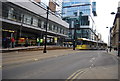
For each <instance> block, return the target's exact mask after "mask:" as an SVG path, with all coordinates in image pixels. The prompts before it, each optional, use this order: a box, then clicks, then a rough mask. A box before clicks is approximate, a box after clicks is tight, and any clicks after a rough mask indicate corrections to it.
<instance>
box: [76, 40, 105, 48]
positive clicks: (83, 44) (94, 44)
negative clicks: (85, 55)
mask: <svg viewBox="0 0 120 81" xmlns="http://www.w3.org/2000/svg"><path fill="white" fill-rule="evenodd" d="M106 47H107V44H106V43H104V42H100V41H93V40H89V39H86V38H78V39H77V41H76V49H81V50H88V49H100V50H105V49H106Z"/></svg>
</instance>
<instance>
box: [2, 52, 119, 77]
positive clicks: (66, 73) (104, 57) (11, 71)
mask: <svg viewBox="0 0 120 81" xmlns="http://www.w3.org/2000/svg"><path fill="white" fill-rule="evenodd" d="M117 64H118V61H117V58H116V57H115V56H113V55H110V54H107V53H106V52H105V51H80V52H77V53H75V54H68V55H65V56H59V57H55V58H48V59H44V60H41V61H39V60H38V61H35V62H30V63H24V64H21V65H18V66H14V67H10V68H4V67H3V70H2V78H3V79H67V78H68V77H70V76H71V75H72V74H73V73H74V72H76V71H78V70H80V69H86V68H92V67H106V66H114V65H117ZM113 71H115V70H113ZM115 77H116V76H115Z"/></svg>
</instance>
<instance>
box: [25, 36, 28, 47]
mask: <svg viewBox="0 0 120 81" xmlns="http://www.w3.org/2000/svg"><path fill="white" fill-rule="evenodd" d="M25 47H28V38H26V40H25Z"/></svg>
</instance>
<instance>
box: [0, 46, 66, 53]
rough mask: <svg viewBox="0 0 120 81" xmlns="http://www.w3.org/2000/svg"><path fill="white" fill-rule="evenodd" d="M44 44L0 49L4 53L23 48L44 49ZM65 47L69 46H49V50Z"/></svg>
mask: <svg viewBox="0 0 120 81" xmlns="http://www.w3.org/2000/svg"><path fill="white" fill-rule="evenodd" d="M43 48H44V46H28V47H24V46H23V47H15V48H2V49H0V51H1V52H2V53H5V52H11V51H21V50H43ZM62 48H63V49H65V48H68V47H62V46H55V45H53V46H47V50H52V49H62Z"/></svg>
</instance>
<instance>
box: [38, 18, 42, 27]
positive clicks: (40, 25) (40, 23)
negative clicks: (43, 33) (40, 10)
mask: <svg viewBox="0 0 120 81" xmlns="http://www.w3.org/2000/svg"><path fill="white" fill-rule="evenodd" d="M38 27H39V28H41V27H42V21H41V20H40V19H39V20H38Z"/></svg>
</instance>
